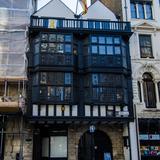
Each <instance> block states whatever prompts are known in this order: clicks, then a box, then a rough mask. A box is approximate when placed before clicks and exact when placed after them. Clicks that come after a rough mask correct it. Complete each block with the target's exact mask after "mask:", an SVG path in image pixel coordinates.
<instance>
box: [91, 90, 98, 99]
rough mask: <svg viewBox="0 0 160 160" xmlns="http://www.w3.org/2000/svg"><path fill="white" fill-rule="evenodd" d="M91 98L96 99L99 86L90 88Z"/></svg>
mask: <svg viewBox="0 0 160 160" xmlns="http://www.w3.org/2000/svg"><path fill="white" fill-rule="evenodd" d="M92 95H93V99H95V100H98V98H99V88H92Z"/></svg>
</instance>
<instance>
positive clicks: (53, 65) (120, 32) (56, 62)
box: [27, 0, 133, 160]
mask: <svg viewBox="0 0 160 160" xmlns="http://www.w3.org/2000/svg"><path fill="white" fill-rule="evenodd" d="M102 13H103V14H102ZM131 34H132V33H131V28H130V23H128V22H118V20H117V18H116V16H115V15H114V14H113V12H111V10H109V9H108V8H107V7H105V6H104V5H103V4H102V3H101V2H100V1H96V2H95V3H94V4H93V5H92V6H90V7H89V9H88V12H87V14H85V15H84V16H82V17H81V18H80V19H76V18H74V13H73V12H72V11H71V10H70V9H69V8H67V7H66V6H65V5H64V4H63V3H62V2H61V1H60V0H53V1H50V2H49V3H48V4H47V5H46V6H44V7H43V8H41V9H40V10H39V11H37V12H36V13H34V14H33V16H32V17H31V26H30V28H29V42H30V49H29V52H28V54H27V55H28V61H29V63H28V64H29V66H28V78H29V82H30V83H29V87H28V102H29V107H28V112H27V116H28V122H29V123H30V124H32V125H33V157H32V159H33V160H49V159H53V160H57V159H61V160H93V159H95V160H103V159H105V158H106V159H107V157H108V158H112V159H113V160H124V159H126V160H128V159H130V157H131V152H130V151H131V146H130V143H129V140H130V133H129V123H130V122H131V121H133V104H132V82H131V64H130V53H129V38H130V36H131ZM126 153H127V154H128V155H126ZM126 157H127V158H126Z"/></svg>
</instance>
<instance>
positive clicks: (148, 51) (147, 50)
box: [139, 35, 153, 58]
mask: <svg viewBox="0 0 160 160" xmlns="http://www.w3.org/2000/svg"><path fill="white" fill-rule="evenodd" d="M139 44H140V54H141V58H148V57H149V58H153V53H152V42H151V35H139Z"/></svg>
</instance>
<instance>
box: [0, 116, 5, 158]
mask: <svg viewBox="0 0 160 160" xmlns="http://www.w3.org/2000/svg"><path fill="white" fill-rule="evenodd" d="M2 124H4V116H2ZM3 138H4V128H3V126H2V129H1V143H0V160H2V158H3V157H2V153H3Z"/></svg>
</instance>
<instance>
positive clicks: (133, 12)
mask: <svg viewBox="0 0 160 160" xmlns="http://www.w3.org/2000/svg"><path fill="white" fill-rule="evenodd" d="M131 18H137V13H136V4H134V3H131Z"/></svg>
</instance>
